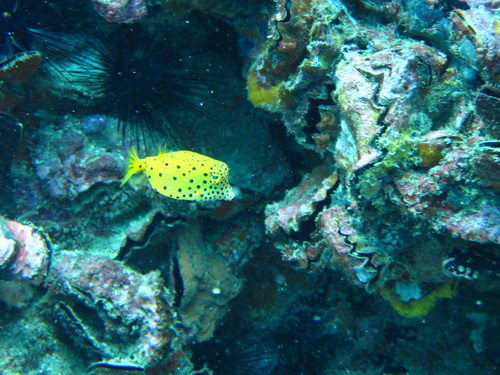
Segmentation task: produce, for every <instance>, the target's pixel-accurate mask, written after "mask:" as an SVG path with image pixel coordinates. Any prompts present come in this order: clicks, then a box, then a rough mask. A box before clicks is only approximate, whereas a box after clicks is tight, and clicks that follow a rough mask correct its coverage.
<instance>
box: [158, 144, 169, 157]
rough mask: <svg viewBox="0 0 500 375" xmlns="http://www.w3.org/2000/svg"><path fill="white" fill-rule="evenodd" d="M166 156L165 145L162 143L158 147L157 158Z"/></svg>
mask: <svg viewBox="0 0 500 375" xmlns="http://www.w3.org/2000/svg"><path fill="white" fill-rule="evenodd" d="M166 155H167V145H166V144H165V143H163V144H162V145H160V147H158V156H166Z"/></svg>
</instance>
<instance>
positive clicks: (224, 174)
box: [120, 149, 234, 201]
mask: <svg viewBox="0 0 500 375" xmlns="http://www.w3.org/2000/svg"><path fill="white" fill-rule="evenodd" d="M140 171H142V172H144V174H145V175H146V177H147V178H148V180H149V183H150V184H151V187H152V188H153V189H154V190H156V191H157V192H158V193H160V194H163V195H165V196H167V197H170V198H174V199H185V200H193V201H210V200H218V199H222V200H227V201H230V200H231V199H233V198H234V193H233V191H232V188H231V185H229V180H228V177H229V168H228V166H227V164H226V163H224V162H222V161H219V160H215V159H212V158H209V157H208V156H204V155H201V154H197V153H196V152H191V151H175V152H169V153H167V152H165V151H162V150H160V152H159V153H158V155H157V156H149V157H147V158H144V159H139V157H138V156H137V152H136V151H135V149H131V150H130V159H129V164H128V169H127V174H126V175H125V177H124V178H123V181H122V183H121V185H120V187H121V186H123V185H125V183H126V182H127V181H128V180H129V178H130V177H132V176H133V175H134V174H135V173H137V172H140Z"/></svg>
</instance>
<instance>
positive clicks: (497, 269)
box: [443, 247, 500, 280]
mask: <svg viewBox="0 0 500 375" xmlns="http://www.w3.org/2000/svg"><path fill="white" fill-rule="evenodd" d="M443 268H444V270H445V271H446V272H447V273H448V274H450V275H452V276H454V277H461V278H464V279H468V280H476V279H478V278H479V276H481V274H482V273H483V272H490V273H493V274H495V275H497V276H500V258H498V257H496V256H495V255H493V254H491V253H487V252H485V251H482V250H480V249H477V248H474V247H471V248H469V249H458V248H456V249H454V250H453V251H452V252H451V253H450V254H448V256H447V257H446V259H445V260H444V261H443Z"/></svg>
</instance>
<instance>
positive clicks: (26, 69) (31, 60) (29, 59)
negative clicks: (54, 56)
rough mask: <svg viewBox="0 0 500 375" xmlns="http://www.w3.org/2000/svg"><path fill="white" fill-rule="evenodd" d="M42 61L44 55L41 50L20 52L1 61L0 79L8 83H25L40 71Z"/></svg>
mask: <svg viewBox="0 0 500 375" xmlns="http://www.w3.org/2000/svg"><path fill="white" fill-rule="evenodd" d="M41 63H42V55H41V54H40V52H37V51H23V52H19V53H17V54H16V55H14V56H13V57H11V58H9V59H7V60H5V61H2V62H0V81H4V82H6V83H8V84H16V83H23V82H25V81H27V80H28V79H29V78H31V77H32V76H33V75H34V74H35V73H36V72H37V71H38V68H39V67H40V64H41Z"/></svg>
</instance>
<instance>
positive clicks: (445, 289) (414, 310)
mask: <svg viewBox="0 0 500 375" xmlns="http://www.w3.org/2000/svg"><path fill="white" fill-rule="evenodd" d="M380 294H381V295H382V297H383V298H384V299H385V300H387V301H388V302H389V303H390V304H391V306H392V307H393V308H394V310H396V312H397V313H398V314H399V315H401V316H404V317H405V318H417V317H419V316H425V315H427V314H428V313H429V312H430V311H431V310H432V308H433V307H434V305H435V304H436V302H437V301H438V300H440V299H442V298H453V297H455V296H456V294H457V281H456V280H449V281H448V282H446V283H444V284H441V285H439V286H438V287H436V288H435V289H434V290H432V291H431V292H430V293H429V294H427V295H425V296H424V297H422V298H420V299H419V300H412V301H410V302H403V301H401V299H400V298H399V296H398V295H397V294H396V293H395V292H394V288H392V287H388V286H386V287H385V288H383V289H382V290H381V291H380Z"/></svg>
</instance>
